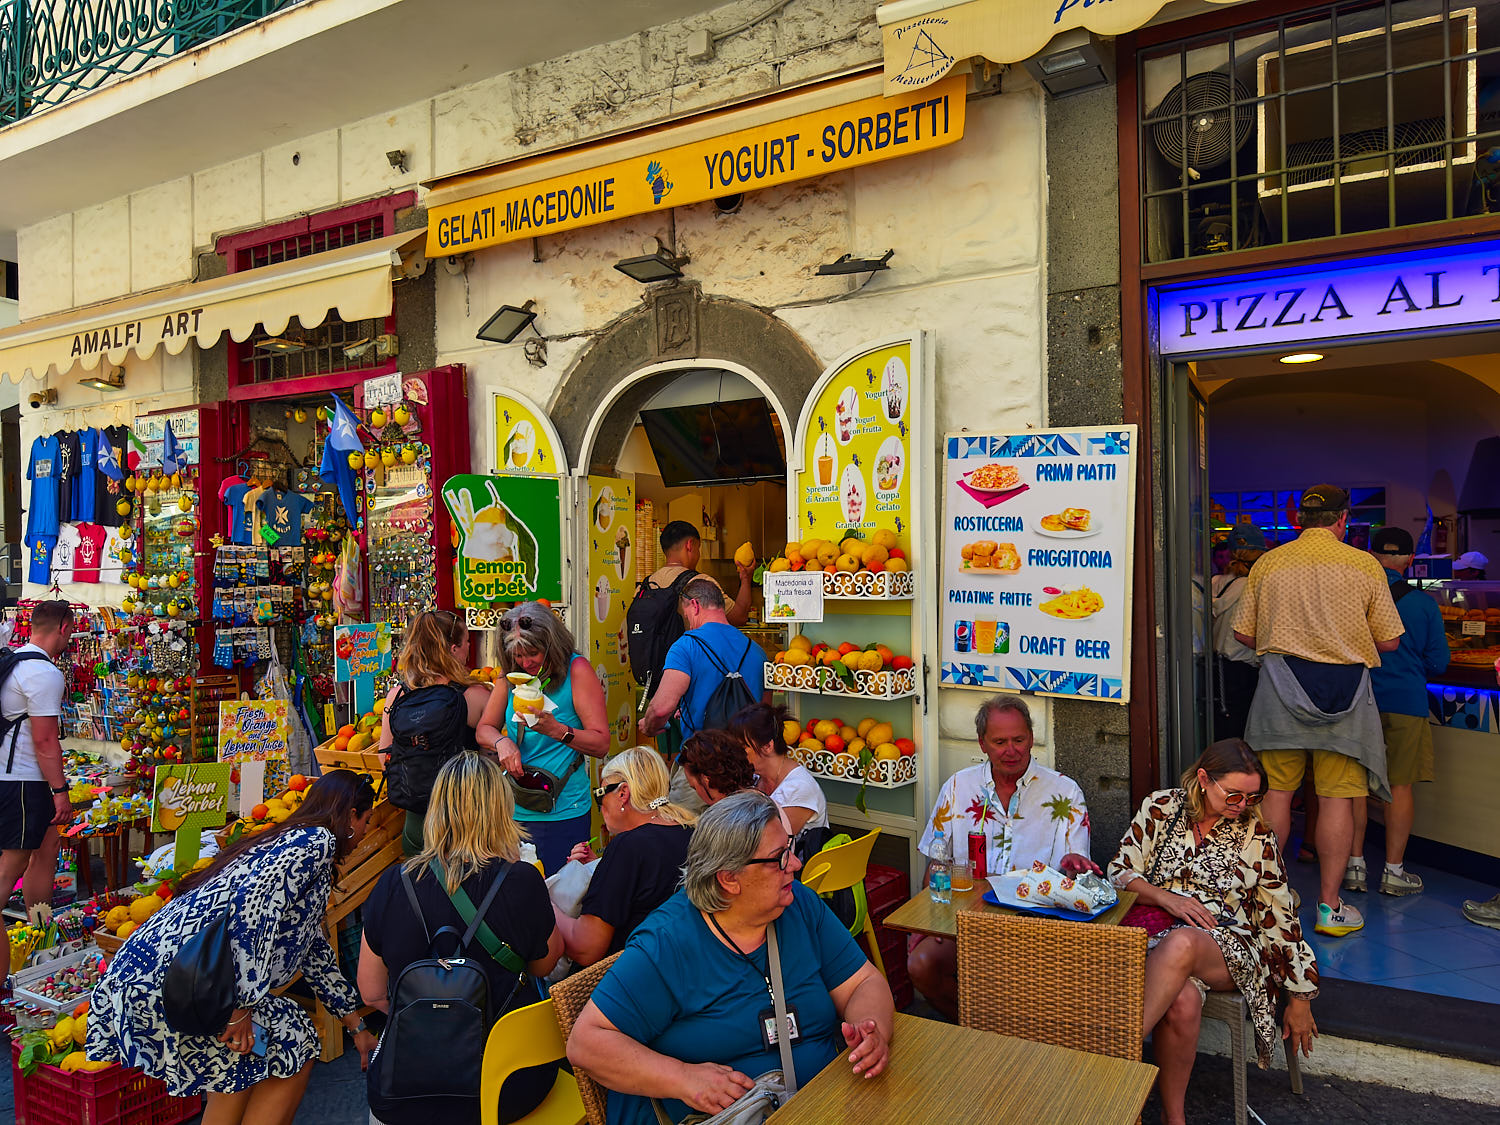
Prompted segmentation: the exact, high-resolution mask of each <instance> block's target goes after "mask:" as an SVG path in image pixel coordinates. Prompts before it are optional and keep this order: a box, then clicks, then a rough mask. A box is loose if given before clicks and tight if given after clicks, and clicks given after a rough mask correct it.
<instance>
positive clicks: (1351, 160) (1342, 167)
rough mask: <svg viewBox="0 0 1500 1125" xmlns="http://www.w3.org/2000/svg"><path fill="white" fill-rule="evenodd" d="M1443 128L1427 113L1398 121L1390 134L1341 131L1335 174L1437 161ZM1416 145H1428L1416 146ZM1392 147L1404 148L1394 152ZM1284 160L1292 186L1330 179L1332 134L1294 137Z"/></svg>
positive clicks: (1376, 171) (1380, 170) (1366, 172)
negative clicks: (1417, 118)
mask: <svg viewBox="0 0 1500 1125" xmlns="http://www.w3.org/2000/svg"><path fill="white" fill-rule="evenodd" d="M1446 131H1447V130H1446V129H1445V128H1444V126H1443V119H1442V118H1440V117H1427V118H1422V119H1420V120H1417V121H1398V122H1396V124H1395V127H1394V129H1393V131H1392V134H1387V132H1386V130H1385V129H1384V128H1383V127H1382V128H1377V129H1359V130H1357V131H1354V132H1350V133H1341V134H1340V135H1339V144H1338V149H1339V152H1338V168H1339V176H1340V178H1342V179H1349V178H1351V177H1354V176H1364V175H1371V174H1383V173H1384V172H1386V170H1387V169H1388V168H1389V167H1390V165H1391V164H1392V163H1394V164H1395V166H1396V167H1397V168H1409V167H1412V166H1414V165H1417V164H1439V163H1441V162H1442V160H1443V141H1444V136H1445V133H1446ZM1388 136H1390V137H1391V142H1392V143H1390V144H1388V143H1387V137H1388ZM1418 145H1421V146H1430V147H1421V148H1418V147H1416V146H1418ZM1395 149H1405V150H1407V151H1405V152H1395V151H1394V150H1395ZM1286 164H1287V177H1286V178H1287V182H1288V183H1290V184H1291V185H1292V186H1293V187H1296V186H1298V185H1299V184H1309V183H1322V182H1325V181H1327V180H1330V179H1332V178H1333V166H1334V158H1333V138H1332V137H1319V138H1318V139H1316V140H1310V141H1294V142H1293V143H1291V144H1289V145H1287V146H1286Z"/></svg>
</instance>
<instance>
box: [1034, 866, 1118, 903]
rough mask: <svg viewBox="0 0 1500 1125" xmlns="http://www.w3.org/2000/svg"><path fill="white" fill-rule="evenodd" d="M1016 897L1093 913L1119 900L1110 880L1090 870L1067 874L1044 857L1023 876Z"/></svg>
mask: <svg viewBox="0 0 1500 1125" xmlns="http://www.w3.org/2000/svg"><path fill="white" fill-rule="evenodd" d="M1015 896H1016V898H1017V899H1018V900H1019V901H1021V902H1023V903H1030V904H1032V905H1035V906H1060V907H1062V908H1063V909H1064V910H1076V911H1077V912H1078V913H1080V914H1092V913H1094V912H1095V911H1096V910H1098V909H1100V908H1101V907H1104V906H1108V905H1110V904H1111V903H1113V902H1115V901H1116V900H1117V899H1118V897H1119V896H1118V895H1117V894H1116V892H1115V889H1114V887H1112V886H1110V884H1109V882H1108V880H1106V879H1103V878H1101V877H1100V876H1098V875H1095V874H1093V873H1091V872H1085V873H1084V874H1082V875H1079V876H1078V877H1077V878H1074V877H1073V876H1070V875H1064V874H1063V873H1062V872H1061V871H1059V870H1057V869H1056V868H1055V867H1049V866H1047V865H1046V864H1045V863H1043V862H1042V861H1041V860H1037V861H1036V862H1034V863H1033V864H1032V865H1031V870H1030V871H1027V872H1026V873H1025V874H1023V875H1021V877H1020V880H1019V882H1018V883H1017V884H1016V888H1015Z"/></svg>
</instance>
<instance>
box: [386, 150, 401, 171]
mask: <svg viewBox="0 0 1500 1125" xmlns="http://www.w3.org/2000/svg"><path fill="white" fill-rule="evenodd" d="M385 159H386V163H388V164H389V165H390V166H391V171H393V172H401V173H405V171H406V150H405V149H404V148H393V149H391V151H390V152H388V153H386V154H385Z"/></svg>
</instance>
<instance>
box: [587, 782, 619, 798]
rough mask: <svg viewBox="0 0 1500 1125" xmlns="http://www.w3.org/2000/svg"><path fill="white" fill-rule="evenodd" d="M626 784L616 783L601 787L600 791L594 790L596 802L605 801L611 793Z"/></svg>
mask: <svg viewBox="0 0 1500 1125" xmlns="http://www.w3.org/2000/svg"><path fill="white" fill-rule="evenodd" d="M624 784H625V783H624V782H623V781H614V782H611V783H610V784H608V785H601V786H600V787H599V788H598V789H595V790H594V800H596V801H602V800H604V798H606V797H608V796H609V795H610V794H611V793H613V792H614V791H615V790H616V789H618V788H620V786H622V785H624Z"/></svg>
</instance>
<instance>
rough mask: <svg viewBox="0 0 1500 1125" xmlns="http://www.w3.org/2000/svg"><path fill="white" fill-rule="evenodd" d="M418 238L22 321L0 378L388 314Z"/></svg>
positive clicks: (0, 351)
mask: <svg viewBox="0 0 1500 1125" xmlns="http://www.w3.org/2000/svg"><path fill="white" fill-rule="evenodd" d="M425 237H426V231H421V230H415V231H407V232H405V233H403V234H393V235H390V236H388V237H386V238H381V239H376V240H375V241H373V242H362V243H359V244H358V245H355V246H345V247H342V248H341V249H338V250H327V251H324V252H323V253H321V254H313V255H311V256H309V257H306V258H296V259H293V260H292V261H290V262H280V263H277V264H276V265H273V266H262V267H261V268H260V269H254V270H246V271H244V272H243V273H232V274H229V275H227V276H225V277H219V278H215V279H213V280H212V281H198V282H189V283H185V284H182V285H174V286H171V287H169V288H166V289H156V290H152V291H151V292H149V293H137V294H135V295H133V296H130V297H122V298H120V299H118V300H114V301H106V302H104V303H103V304H98V305H88V306H85V307H82V308H76V309H69V310H68V311H67V312H63V313H54V314H53V315H51V316H44V317H38V318H36V319H35V320H26V321H22V322H21V323H20V324H18V325H16V326H15V327H13V328H8V329H6V330H5V331H3V332H0V378H9V379H10V381H11V382H13V383H19V382H20V381H21V380H22V379H23V378H25V377H26V376H27V375H35V376H37V377H43V376H45V375H46V374H47V372H48V371H49V370H50V369H52V368H56V369H57V371H58V372H60V373H62V372H67V371H69V370H70V369H72V368H73V367H74V366H78V367H81V368H83V369H84V370H86V371H91V370H93V369H94V368H95V367H98V366H99V364H100V362H101V361H103V360H106V359H107V360H108V361H109V362H110V363H112V364H119V363H123V362H124V361H125V357H126V356H127V355H128V354H129V353H131V352H134V353H135V354H136V355H138V356H140V357H141V358H142V359H149V358H150V357H151V356H152V355H154V354H155V353H156V349H157V348H159V347H163V348H166V349H167V351H168V352H169V353H170V354H172V355H177V354H179V353H180V352H181V351H182V350H183V349H184V348H186V347H187V346H188V342H189V341H194V342H196V343H197V345H198V346H199V347H200V348H209V347H212V346H213V345H214V344H216V343H217V342H218V340H219V337H220V336H222V335H223V334H224V333H225V332H228V333H229V335H230V336H232V337H233V338H234V339H235V340H238V341H243V340H246V339H248V338H249V336H250V334H251V333H252V332H254V331H255V326H256V325H261V326H262V327H264V329H265V330H266V331H267V332H268V333H270V334H271V335H273V336H274V335H277V334H279V333H280V332H281V331H282V330H283V329H284V328H286V326H287V323H288V322H289V321H290V320H291V319H292V318H293V317H295V318H296V319H297V320H298V322H299V323H300V324H301V325H302V326H303V327H304V328H314V327H316V326H317V325H319V324H321V323H323V321H324V319H325V318H326V317H327V316H328V313H329V310H331V309H336V310H338V314H339V316H340V317H342V318H343V319H344V320H351V321H352V320H371V319H374V318H376V317H384V316H389V315H390V312H391V283H392V282H393V281H394V280H395V278H396V276H397V271H399V270H400V268H401V265H402V261H403V252H407V253H406V255H405V256H408V257H409V256H410V255H411V254H412V253H416V252H418V251H417V250H416V247H417V246H418V244H419V243H420V242H421V241H422V240H423V239H424V238H425Z"/></svg>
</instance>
